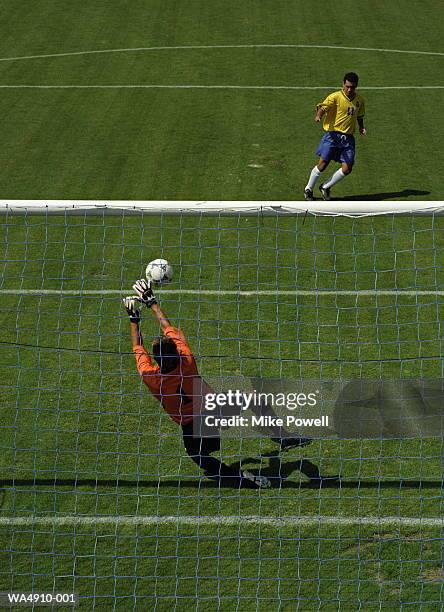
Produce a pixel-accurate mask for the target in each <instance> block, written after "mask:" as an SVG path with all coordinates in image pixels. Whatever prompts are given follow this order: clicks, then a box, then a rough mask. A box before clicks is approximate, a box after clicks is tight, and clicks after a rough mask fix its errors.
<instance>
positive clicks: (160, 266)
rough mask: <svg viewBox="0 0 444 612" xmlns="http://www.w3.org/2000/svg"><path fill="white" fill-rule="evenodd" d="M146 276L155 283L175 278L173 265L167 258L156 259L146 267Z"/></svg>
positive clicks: (167, 281)
mask: <svg viewBox="0 0 444 612" xmlns="http://www.w3.org/2000/svg"><path fill="white" fill-rule="evenodd" d="M146 278H147V280H149V281H151V282H152V283H154V284H155V285H162V284H163V283H170V282H171V281H172V280H173V266H172V265H171V264H170V263H169V262H168V261H167V260H166V259H154V260H153V261H150V263H149V264H148V265H147V267H146Z"/></svg>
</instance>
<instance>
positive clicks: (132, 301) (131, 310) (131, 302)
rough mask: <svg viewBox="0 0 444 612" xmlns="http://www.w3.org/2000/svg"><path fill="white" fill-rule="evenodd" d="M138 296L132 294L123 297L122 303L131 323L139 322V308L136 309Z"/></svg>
mask: <svg viewBox="0 0 444 612" xmlns="http://www.w3.org/2000/svg"><path fill="white" fill-rule="evenodd" d="M138 304H139V298H138V297H136V296H134V295H132V296H129V297H126V298H123V305H124V306H125V309H126V312H127V313H128V316H129V318H130V321H131V323H140V310H139V309H138Z"/></svg>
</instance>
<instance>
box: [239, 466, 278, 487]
mask: <svg viewBox="0 0 444 612" xmlns="http://www.w3.org/2000/svg"><path fill="white" fill-rule="evenodd" d="M242 478H245V480H250V481H251V482H252V483H253V484H255V485H256V486H257V488H258V489H269V488H270V487H271V482H270V481H269V480H268V478H267V477H266V476H257V475H256V474H252V473H251V472H247V470H243V472H242Z"/></svg>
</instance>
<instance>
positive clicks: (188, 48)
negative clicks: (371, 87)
mask: <svg viewBox="0 0 444 612" xmlns="http://www.w3.org/2000/svg"><path fill="white" fill-rule="evenodd" d="M199 49H202V50H211V49H333V50H339V51H364V52H377V53H406V54H409V55H435V56H441V57H442V56H444V52H442V51H415V50H410V49H386V48H380V47H345V46H341V45H307V44H291V43H288V44H285V43H280V44H279V43H278V44H267V43H257V44H239V45H172V46H153V47H123V48H119V49H92V50H90V51H68V52H65V53H44V54H39V55H21V56H16V57H2V58H0V62H16V61H20V60H32V59H46V58H57V57H72V56H76V55H98V54H103V53H135V52H143V51H145V52H150V51H151V52H153V51H192V50H199Z"/></svg>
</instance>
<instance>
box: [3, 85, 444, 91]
mask: <svg viewBox="0 0 444 612" xmlns="http://www.w3.org/2000/svg"><path fill="white" fill-rule="evenodd" d="M335 87H337V86H335V85H325V86H324V85H314V86H312V85H0V89H229V90H230V89H235V90H238V89H241V90H262V91H265V90H284V91H285V90H290V91H297V90H307V89H309V90H310V89H321V90H329V89H335ZM360 89H361V90H363V91H364V90H365V91H366V90H389V89H395V90H406V89H420V90H423V89H439V90H440V89H444V85H384V86H375V87H371V86H369V87H365V86H364V87H361V88H360Z"/></svg>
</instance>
